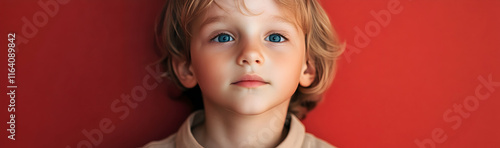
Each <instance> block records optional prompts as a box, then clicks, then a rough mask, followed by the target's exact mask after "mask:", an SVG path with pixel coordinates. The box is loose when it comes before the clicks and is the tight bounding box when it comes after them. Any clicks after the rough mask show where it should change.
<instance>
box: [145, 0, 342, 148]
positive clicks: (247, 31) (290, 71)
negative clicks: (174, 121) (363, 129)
mask: <svg viewBox="0 0 500 148" xmlns="http://www.w3.org/2000/svg"><path fill="white" fill-rule="evenodd" d="M161 19H162V20H161V21H160V23H159V24H158V26H157V33H158V36H157V37H158V41H159V45H160V47H161V48H163V49H164V52H165V59H164V62H165V66H166V70H167V76H168V77H169V78H171V80H172V81H173V82H175V83H176V84H177V85H178V86H180V87H181V88H182V89H183V90H184V94H186V95H187V96H188V97H191V99H192V100H193V101H194V102H193V103H194V104H201V108H204V109H203V110H199V111H196V112H194V113H192V114H191V115H190V116H189V117H188V119H187V120H186V121H185V122H184V124H183V125H182V126H181V127H180V129H179V131H178V132H177V133H176V134H173V135H171V136H169V137H167V138H165V139H163V140H160V141H155V142H150V143H149V144H147V145H146V146H145V147H148V148H156V147H216V148H219V147H285V148H291V147H333V146H332V145H330V144H328V143H327V142H325V141H323V140H320V139H318V138H316V137H314V136H313V135H311V134H309V133H305V129H304V126H303V125H302V123H301V122H300V120H299V119H303V118H304V117H305V115H306V113H307V112H308V111H310V110H311V109H313V108H314V107H315V105H316V103H317V102H318V101H320V100H321V98H322V94H323V92H324V91H325V90H326V89H327V88H328V86H329V85H330V83H331V82H332V80H333V74H334V67H335V66H334V65H335V59H336V58H337V57H338V56H339V54H340V53H341V52H342V48H341V46H340V45H339V42H338V39H337V38H336V36H335V35H334V32H333V31H334V30H333V29H332V27H331V25H330V21H329V19H328V17H327V15H326V13H325V12H324V10H323V9H322V8H321V6H320V5H319V3H318V2H317V1H316V0H168V2H167V4H166V6H165V8H164V10H163V16H162V18H161Z"/></svg>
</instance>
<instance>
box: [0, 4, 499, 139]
mask: <svg viewBox="0 0 500 148" xmlns="http://www.w3.org/2000/svg"><path fill="white" fill-rule="evenodd" d="M39 1H40V2H42V3H45V2H47V3H51V4H55V5H50V6H48V9H47V10H45V9H44V8H45V6H43V5H39V4H38V2H39ZM39 1H37V0H32V1H1V2H0V12H1V13H0V19H1V21H0V22H1V23H0V34H2V36H4V38H3V39H2V40H4V41H2V42H1V45H0V46H4V48H2V49H3V50H4V51H2V52H0V53H1V57H0V58H1V61H4V62H2V63H3V64H5V65H6V64H7V63H6V62H5V61H7V47H6V46H7V43H8V42H7V37H6V36H7V34H8V33H9V32H15V33H16V45H17V46H16V67H15V68H16V80H17V81H16V82H17V83H16V84H17V86H18V88H17V89H16V102H15V105H16V107H15V108H16V112H15V116H16V118H15V122H16V123H15V126H16V128H15V129H16V136H15V138H16V140H15V141H12V140H9V139H8V138H7V136H8V132H7V131H6V129H8V128H9V124H5V123H6V122H9V119H10V118H9V115H10V113H9V112H8V111H7V109H6V108H8V104H9V98H8V97H9V96H8V95H5V94H6V93H7V91H8V89H6V85H7V79H5V77H6V75H7V72H6V71H5V70H4V71H3V72H2V74H1V75H3V77H4V78H2V79H0V80H1V81H0V82H1V84H2V86H1V94H2V95H1V98H2V99H1V101H0V108H3V109H0V110H1V111H0V121H2V124H1V126H0V127H1V128H2V129H0V131H2V132H0V137H1V138H0V147H65V148H66V147H72V148H74V147H77V145H78V144H85V143H87V144H91V143H92V142H94V145H98V147H138V146H141V145H143V144H145V143H147V142H149V141H152V140H158V139H161V138H164V137H166V136H168V135H170V134H172V133H173V132H175V131H176V130H177V128H178V127H179V126H180V124H181V123H182V122H183V120H184V119H185V117H186V116H187V115H188V114H189V108H188V107H187V106H186V105H184V104H183V103H182V102H179V101H173V100H171V99H168V95H169V94H172V93H173V92H168V91H167V87H168V86H167V83H166V82H165V81H163V80H162V79H156V77H155V76H156V74H155V72H156V67H155V66H149V65H148V64H150V63H152V62H154V61H155V60H156V59H157V58H158V55H157V53H155V51H154V50H153V49H154V39H153V25H154V21H155V17H156V15H157V14H158V13H159V12H160V10H161V8H162V4H163V3H164V2H163V1H162V0H154V1H149V2H148V3H145V2H139V1H136V2H132V1H118V0H114V1H97V0H96V1H92V2H89V1H75V0H59V1H56V0H39ZM323 6H324V7H325V8H326V10H327V12H328V14H329V15H330V18H331V21H332V23H333V24H334V27H335V28H336V30H337V31H338V34H339V35H340V37H341V39H342V40H343V41H345V42H346V44H347V50H346V53H345V54H344V55H343V56H342V57H341V59H340V62H339V68H338V73H337V76H336V78H335V81H334V82H333V85H332V87H331V88H330V89H329V91H328V92H327V94H326V98H325V100H324V101H323V102H321V103H320V105H319V106H318V107H317V108H316V109H315V110H313V111H312V112H311V113H310V114H309V115H308V116H307V118H306V119H305V120H304V121H303V122H304V124H305V126H306V129H307V131H308V132H310V133H313V134H314V135H316V136H317V137H320V138H322V139H324V140H326V141H328V142H330V143H331V144H333V145H336V146H338V147H419V146H418V144H417V143H424V144H426V145H425V147H432V146H435V147H458V148H460V147H463V148H465V147H499V146H500V141H499V140H498V139H499V137H500V128H499V127H498V125H500V116H499V114H500V110H499V109H498V106H500V67H499V64H500V29H499V27H498V26H500V11H499V10H498V8H500V2H499V1H493V0H484V1H466V0H441V1H431V0H399V1H398V0H377V1H362V0H357V1H347V0H335V1H326V0H324V1H323ZM56 8H57V9H56ZM55 10H57V11H55ZM33 16H35V18H36V20H33ZM387 16H390V19H389V18H388V17H387ZM4 68H7V67H4ZM134 96H135V99H134ZM122 98H125V99H127V98H128V99H129V100H131V101H130V102H129V103H128V104H127V103H124V102H121V101H120V100H122ZM100 124H102V125H100ZM101 126H102V128H101ZM85 133H102V137H98V136H96V134H94V137H93V138H94V139H99V140H97V141H91V140H90V141H89V138H87V137H86V136H85Z"/></svg>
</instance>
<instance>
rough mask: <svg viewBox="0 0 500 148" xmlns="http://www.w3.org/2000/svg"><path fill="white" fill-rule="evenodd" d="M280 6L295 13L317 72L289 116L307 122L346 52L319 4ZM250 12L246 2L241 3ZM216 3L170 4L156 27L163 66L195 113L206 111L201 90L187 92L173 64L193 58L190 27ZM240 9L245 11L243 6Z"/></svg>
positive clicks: (176, 0)
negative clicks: (173, 61) (199, 110)
mask: <svg viewBox="0 0 500 148" xmlns="http://www.w3.org/2000/svg"><path fill="white" fill-rule="evenodd" d="M275 1H276V2H277V3H279V4H281V5H280V6H282V7H284V8H286V9H287V10H289V11H290V12H292V13H294V14H295V15H294V16H295V20H296V22H297V25H298V26H299V27H300V28H301V29H302V31H303V32H304V33H305V40H304V41H305V44H306V56H307V59H308V60H307V61H308V62H307V64H309V65H312V66H313V67H314V69H315V75H316V77H315V79H314V81H313V83H312V84H311V85H310V86H309V87H302V86H300V85H299V86H297V90H296V91H295V93H294V94H293V95H292V98H291V100H290V105H289V109H288V110H289V112H291V113H293V114H295V115H296V116H297V117H298V118H300V119H303V118H305V116H306V114H307V113H308V112H309V111H310V110H312V109H313V108H314V107H315V106H316V104H317V103H318V102H319V101H321V100H322V98H323V93H324V92H325V91H326V90H327V89H328V87H329V86H330V84H331V83H332V81H333V78H334V75H335V70H336V60H337V57H339V55H340V54H341V53H342V52H343V49H344V48H343V45H341V44H340V42H339V39H338V38H337V36H336V32H335V30H334V29H333V27H332V25H331V23H330V20H329V19H328V16H327V15H326V13H325V11H324V10H323V8H322V7H321V5H320V4H319V3H318V2H317V1H316V0H275ZM239 2H240V3H239V4H240V5H241V6H242V7H243V9H247V8H246V5H245V3H244V1H243V0H240V1H239ZM213 4H215V5H217V3H216V2H215V1H214V0H168V1H167V3H166V4H165V6H164V8H163V11H162V13H161V15H160V18H159V21H158V23H157V24H156V27H155V32H156V42H157V45H158V47H159V49H160V51H161V54H162V59H161V62H162V63H163V66H164V68H165V70H166V76H167V77H168V78H169V79H170V80H171V81H172V82H173V83H175V84H176V85H177V86H178V87H179V88H181V90H182V91H183V93H182V94H183V95H181V96H179V97H181V98H188V99H190V100H191V102H192V103H193V109H194V110H196V109H201V108H203V101H202V99H201V90H200V88H199V87H198V86H196V87H194V88H185V87H184V86H183V85H182V84H181V83H180V82H179V80H178V79H177V76H176V75H175V72H174V69H173V66H172V60H173V59H181V60H186V61H187V63H188V64H190V62H191V57H190V47H189V46H190V42H191V41H190V39H191V33H190V32H189V31H190V27H191V25H192V22H193V20H194V19H195V18H196V17H198V16H200V14H202V13H203V12H204V11H205V10H206V9H207V8H208V7H209V6H210V5H213ZM240 5H238V8H240V10H241V6H240Z"/></svg>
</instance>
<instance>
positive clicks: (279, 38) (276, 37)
mask: <svg viewBox="0 0 500 148" xmlns="http://www.w3.org/2000/svg"><path fill="white" fill-rule="evenodd" d="M266 41H271V42H284V41H285V37H283V36H282V35H280V34H276V33H275V34H271V35H269V36H267V37H266Z"/></svg>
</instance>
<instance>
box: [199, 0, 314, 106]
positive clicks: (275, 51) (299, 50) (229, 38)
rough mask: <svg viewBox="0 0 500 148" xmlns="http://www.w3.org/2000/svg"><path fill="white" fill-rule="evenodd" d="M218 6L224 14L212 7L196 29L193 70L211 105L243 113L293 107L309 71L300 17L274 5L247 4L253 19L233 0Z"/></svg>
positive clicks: (254, 0) (269, 0) (261, 0)
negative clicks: (291, 99)
mask: <svg viewBox="0 0 500 148" xmlns="http://www.w3.org/2000/svg"><path fill="white" fill-rule="evenodd" d="M216 3H217V4H219V6H220V7H222V8H223V9H224V10H223V9H221V8H220V7H218V6H217V5H215V4H212V5H211V6H210V8H208V11H207V12H206V13H204V14H203V16H201V17H199V18H197V20H195V21H194V23H193V26H192V29H191V32H192V33H193V34H192V39H191V60H192V61H191V65H189V70H190V71H191V73H192V75H193V80H194V81H196V83H197V84H199V86H200V88H201V90H202V94H203V97H204V101H205V104H207V103H208V104H212V105H216V107H222V108H224V109H228V110H230V111H234V112H236V113H240V114H259V113H262V112H265V111H267V110H269V109H271V108H273V107H276V106H278V105H280V104H286V107H288V102H289V100H290V97H291V96H292V94H293V93H294V92H295V91H296V89H297V86H298V85H299V79H301V78H302V79H304V78H303V77H306V76H305V75H304V71H305V70H306V69H307V65H306V59H305V36H304V33H303V32H302V30H301V29H300V28H299V26H297V25H296V24H295V23H294V18H295V17H294V16H292V15H290V14H289V13H287V11H284V10H281V9H280V8H279V6H278V4H276V3H275V2H274V1H273V0H246V1H245V4H246V7H247V8H248V10H250V11H251V12H252V13H253V14H248V13H247V14H242V13H241V12H246V10H245V9H244V8H243V6H242V5H240V4H238V3H237V2H235V1H233V0H216ZM237 5H240V9H238V7H237ZM246 76H249V77H247V78H250V79H251V80H247V81H245V77H246ZM251 76H256V77H260V78H262V80H258V78H255V77H253V78H251ZM310 81H312V80H310ZM303 83H304V84H305V85H308V84H307V83H310V82H302V80H300V84H302V85H304V84H303Z"/></svg>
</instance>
